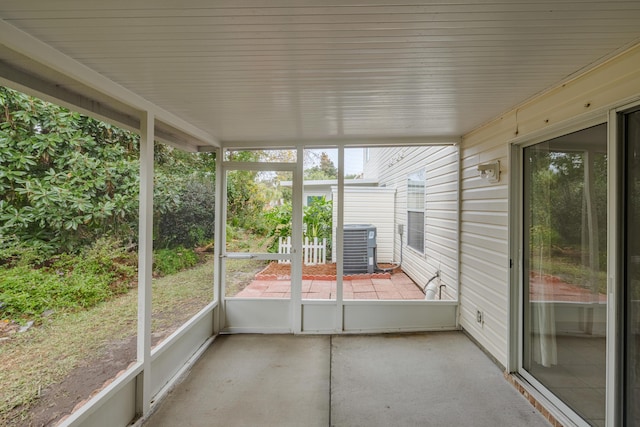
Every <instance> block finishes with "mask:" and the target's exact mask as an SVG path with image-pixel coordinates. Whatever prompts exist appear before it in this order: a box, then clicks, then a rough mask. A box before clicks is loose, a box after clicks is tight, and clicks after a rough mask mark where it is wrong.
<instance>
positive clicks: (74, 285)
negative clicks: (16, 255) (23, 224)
mask: <svg viewBox="0 0 640 427" xmlns="http://www.w3.org/2000/svg"><path fill="white" fill-rule="evenodd" d="M0 272H1V274H0V276H1V277H0V304H2V306H1V308H0V313H2V317H7V318H11V319H15V320H26V319H27V318H37V317H39V316H40V315H41V314H42V313H44V312H45V311H46V310H61V309H71V310H74V309H78V308H88V307H92V306H94V305H96V304H98V303H99V302H101V301H104V300H105V299H107V298H108V297H109V296H110V295H112V291H111V289H110V287H109V285H110V280H109V277H108V276H105V275H93V274H86V273H76V272H73V271H66V272H65V271H62V270H55V269H48V268H41V269H33V268H31V267H29V266H24V265H21V266H17V267H13V268H6V267H4V268H0Z"/></svg>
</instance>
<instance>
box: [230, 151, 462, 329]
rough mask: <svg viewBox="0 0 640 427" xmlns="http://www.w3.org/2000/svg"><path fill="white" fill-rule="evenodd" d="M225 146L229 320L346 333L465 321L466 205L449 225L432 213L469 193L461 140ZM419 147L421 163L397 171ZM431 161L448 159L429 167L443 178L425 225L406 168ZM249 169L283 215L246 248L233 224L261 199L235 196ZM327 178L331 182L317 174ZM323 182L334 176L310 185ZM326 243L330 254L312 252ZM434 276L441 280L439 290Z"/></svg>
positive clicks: (272, 208)
mask: <svg viewBox="0 0 640 427" xmlns="http://www.w3.org/2000/svg"><path fill="white" fill-rule="evenodd" d="M365 150H368V151H369V159H368V160H367V159H365V154H364V153H365ZM223 152H225V154H223V155H222V156H221V158H222V159H225V160H224V161H223V162H222V163H221V165H220V169H221V170H222V172H221V174H220V175H221V176H222V179H223V180H222V182H221V183H220V187H221V190H222V197H223V198H222V200H223V202H222V203H221V204H220V208H221V210H222V212H223V214H224V217H223V218H225V220H224V224H225V227H224V228H223V229H222V232H223V234H222V235H221V236H220V241H219V243H218V244H219V245H220V246H221V247H224V248H225V249H224V250H223V251H222V253H221V255H220V259H221V266H220V267H221V268H220V277H219V280H220V283H221V287H222V289H224V291H223V292H222V294H223V295H224V298H223V299H222V300H221V301H222V303H221V304H222V306H221V311H222V313H223V318H222V321H221V328H222V331H228V332H279V333H282V332H294V333H342V332H385V331H386V332H391V331H401V330H404V331H420V330H423V331H424V330H441V329H455V328H456V327H457V320H456V316H457V291H456V290H457V284H456V281H455V276H456V271H457V267H456V259H457V258H456V256H455V252H452V251H451V248H455V247H457V238H456V237H455V230H456V227H457V222H456V221H455V219H456V218H457V213H456V212H455V210H445V215H447V216H448V220H447V219H442V220H440V225H441V227H433V226H431V225H430V224H431V223H433V222H434V221H437V220H438V215H433V218H431V213H432V212H438V211H439V210H442V206H443V202H446V201H447V200H449V201H455V200H456V199H457V197H458V196H457V172H456V168H455V164H456V153H457V150H456V148H455V147H453V146H450V145H447V146H445V145H438V146H437V147H428V146H423V147H418V146H416V147H389V148H380V147H373V148H371V147H366V148H364V149H363V148H358V149H356V148H349V147H339V148H334V147H331V146H328V147H326V148H322V147H320V146H315V147H314V148H313V150H311V149H307V148H304V147H299V148H297V149H290V148H286V147H283V148H278V149H272V150H270V151H265V152H258V151H242V150H241V149H240V148H233V147H229V148H225V149H223ZM408 152H411V153H412V156H410V158H411V160H410V163H409V165H411V164H413V165H415V166H407V164H405V163H407V162H405V161H403V162H401V163H400V164H398V165H397V166H398V167H397V168H395V169H394V170H393V171H392V172H391V173H389V171H387V170H386V169H387V165H386V164H385V163H384V159H385V158H386V157H387V156H388V155H389V153H392V154H393V155H394V156H395V157H397V158H400V157H405V156H406V153H408ZM257 153H259V154H257ZM249 158H250V159H252V160H250V161H247V160H246V159H249ZM239 159H240V160H242V159H245V160H244V161H239ZM424 164H434V165H436V166H433V167H427V169H428V171H429V173H428V176H429V179H431V178H432V177H433V180H434V181H435V180H436V178H438V189H437V190H434V188H435V187H434V185H432V184H431V182H429V181H425V182H423V186H422V187H421V191H422V193H423V197H422V198H421V202H420V203H421V210H422V212H423V215H422V216H421V219H420V220H421V221H422V223H423V225H422V227H420V232H417V231H416V232H414V231H412V230H409V228H408V227H406V206H407V201H406V198H407V197H410V196H408V195H407V194H408V192H407V190H406V188H407V183H406V176H405V175H404V174H403V172H401V171H402V170H403V168H404V167H418V168H421V170H422V171H423V175H425V177H426V176H427V174H426V173H425V168H424V166H423V165H424ZM346 165H348V166H346ZM300 171H302V173H301V174H300ZM347 171H348V172H347ZM239 174H242V175H239ZM301 175H302V176H301ZM240 176H242V177H244V178H243V179H248V181H245V182H246V183H247V184H246V185H247V186H248V187H247V188H253V186H256V189H258V191H259V192H260V193H261V197H266V198H267V200H266V205H265V208H264V211H262V212H257V213H254V215H256V214H257V215H264V216H265V217H267V218H269V219H271V218H274V219H275V221H267V224H269V225H268V230H266V232H265V235H264V237H263V238H264V244H263V246H262V247H261V248H256V247H251V246H250V245H248V244H246V245H240V249H237V248H236V246H237V242H236V240H235V239H234V238H233V236H232V235H230V234H228V233H230V232H231V230H232V228H233V225H234V221H237V220H238V218H240V217H242V216H243V215H245V213H244V210H243V209H248V208H250V206H251V205H250V204H249V205H245V206H246V207H245V208H242V207H240V208H238V207H236V206H232V204H231V200H235V199H233V198H232V196H233V195H234V194H235V193H237V192H238V188H237V187H238V182H239V181H238V180H239V177H240ZM347 176H349V180H348V183H349V184H348V186H347V184H346V182H347V179H346V177H347ZM425 179H426V178H425ZM318 181H320V183H321V184H320V185H318V184H315V183H317V182H318ZM359 181H362V182H363V183H365V185H359V184H360V183H359ZM446 182H448V185H443V183H446ZM376 183H377V184H376ZM321 185H325V186H326V187H327V189H326V190H325V193H324V194H322V195H318V194H317V193H315V194H313V195H309V193H308V192H307V193H305V189H308V188H319V187H321ZM307 191H308V190H307ZM316 191H317V190H316ZM232 192H235V193H232ZM432 193H433V194H437V195H438V197H439V198H440V199H441V200H442V201H441V202H439V203H438V202H436V200H435V199H434V200H432V201H430V202H429V203H427V202H426V196H424V195H425V194H428V195H431V194H432ZM414 194H415V191H414ZM365 200H366V201H367V202H368V203H369V205H366V204H365V203H364V201H365ZM416 204H417V203H416V202H414V203H413V205H412V206H413V207H414V208H415V205H416ZM425 212H427V214H426V215H425V214H424V213H425ZM439 216H442V215H439ZM221 217H222V216H221ZM405 228H406V229H407V230H408V231H407V233H406V236H410V238H411V239H413V240H414V241H415V240H420V241H422V242H423V245H422V247H421V250H420V251H419V256H418V257H415V255H416V254H415V253H414V254H413V255H414V258H412V254H411V253H407V252H408V251H407V248H406V245H407V243H406V242H405V241H404V240H403V239H406V238H407V237H406V236H404V232H403V230H404V229H405ZM359 230H361V231H359ZM425 231H426V232H425ZM354 233H355V234H354ZM362 233H364V234H362ZM255 237H256V238H259V237H258V236H255ZM318 238H321V239H322V242H323V243H322V247H321V248H320V247H318V246H319V245H318ZM363 238H364V239H365V240H362V239H363ZM310 239H313V240H311V241H310ZM354 239H355V240H354ZM314 241H315V244H314V246H313V248H312V247H311V242H314ZM359 241H362V242H363V243H364V246H362V245H361V244H360V243H358V242H359ZM285 242H286V244H287V246H286V250H285V248H283V247H282V245H283V244H284V243H285ZM441 248H442V249H441ZM256 249H257V251H256ZM320 249H321V250H322V251H323V256H322V257H321V259H319V258H318V256H313V257H312V256H310V255H309V251H311V250H313V251H318V250H320ZM410 250H411V249H410ZM327 252H328V253H327ZM404 253H407V255H406V256H404V255H403V254H404ZM427 254H428V256H426V255H427ZM403 257H405V260H404V264H403V262H402V258H403ZM320 261H321V262H320ZM429 278H433V279H432V280H431V281H432V282H433V284H431V287H430V288H429V292H427V284H428V283H427V282H428V281H429ZM436 279H437V282H436V281H435V280H436ZM438 286H439V287H438ZM443 289H444V291H443ZM427 294H428V295H429V296H428V297H427ZM436 295H437V297H436Z"/></svg>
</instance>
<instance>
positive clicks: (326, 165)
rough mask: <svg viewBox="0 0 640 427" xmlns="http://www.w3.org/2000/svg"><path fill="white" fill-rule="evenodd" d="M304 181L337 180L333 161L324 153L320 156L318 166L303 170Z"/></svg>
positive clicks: (336, 171)
mask: <svg viewBox="0 0 640 427" xmlns="http://www.w3.org/2000/svg"><path fill="white" fill-rule="evenodd" d="M304 177H305V179H308V180H314V181H317V180H324V179H337V178H338V169H337V168H336V167H335V165H334V164H333V161H332V160H331V158H330V157H329V155H328V154H327V153H325V152H322V153H321V154H320V162H319V164H318V165H316V166H313V167H311V168H308V169H307V170H305V173H304Z"/></svg>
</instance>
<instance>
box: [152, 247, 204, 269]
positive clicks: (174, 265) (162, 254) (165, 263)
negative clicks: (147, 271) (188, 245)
mask: <svg viewBox="0 0 640 427" xmlns="http://www.w3.org/2000/svg"><path fill="white" fill-rule="evenodd" d="M197 263H198V255H197V254H196V253H195V252H194V251H193V250H192V249H185V248H183V247H181V246H179V247H177V248H173V249H158V250H157V251H154V253H153V272H154V273H155V274H157V275H159V276H166V275H167V274H174V273H177V272H179V271H181V270H184V269H185V268H189V267H193V266H194V265H196V264H197Z"/></svg>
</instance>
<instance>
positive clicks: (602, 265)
mask: <svg viewBox="0 0 640 427" xmlns="http://www.w3.org/2000/svg"><path fill="white" fill-rule="evenodd" d="M523 154H524V155H523V159H524V164H523V167H524V173H523V179H524V182H523V183H524V194H523V201H524V206H523V213H524V215H523V216H524V217H523V229H524V233H523V235H524V247H523V254H524V260H523V267H524V268H523V270H524V271H523V283H524V289H523V298H524V304H523V311H524V313H523V326H524V331H523V338H524V339H523V361H522V364H523V368H524V370H525V372H526V373H528V374H529V375H531V376H533V378H534V379H535V380H537V381H538V382H540V383H541V384H542V385H543V386H544V387H546V388H547V389H548V390H549V391H551V392H552V393H553V394H554V395H555V396H556V397H557V398H559V399H560V400H561V401H562V402H563V403H564V404H566V405H567V406H568V407H570V408H571V409H572V410H573V411H575V412H576V413H577V414H578V415H579V416H580V417H581V418H583V419H584V420H586V421H587V422H589V423H590V424H592V425H604V419H605V374H606V366H605V361H606V353H605V351H606V326H607V325H606V307H607V305H606V300H607V299H606V267H607V266H606V259H607V258H606V248H607V234H606V232H607V217H606V214H607V127H606V125H605V124H603V125H599V126H595V127H592V128H589V129H585V130H583V131H579V132H575V133H572V134H569V135H565V136H563V137H560V138H556V139H553V140H550V141H546V142H543V143H540V144H536V145H533V146H530V147H527V148H525V149H524V153H523Z"/></svg>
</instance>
